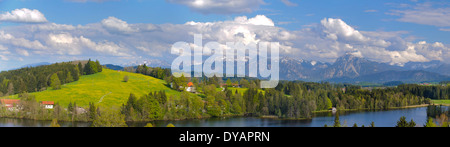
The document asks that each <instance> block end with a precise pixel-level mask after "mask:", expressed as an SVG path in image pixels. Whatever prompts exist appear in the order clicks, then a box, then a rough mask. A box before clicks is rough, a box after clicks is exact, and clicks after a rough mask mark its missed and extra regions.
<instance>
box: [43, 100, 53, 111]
mask: <svg viewBox="0 0 450 147" xmlns="http://www.w3.org/2000/svg"><path fill="white" fill-rule="evenodd" d="M41 105H43V106H44V107H45V109H53V105H55V102H53V101H42V102H41Z"/></svg>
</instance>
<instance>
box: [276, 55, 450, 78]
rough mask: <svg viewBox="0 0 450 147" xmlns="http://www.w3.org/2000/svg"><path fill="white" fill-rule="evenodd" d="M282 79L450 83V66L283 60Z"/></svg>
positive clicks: (357, 59) (347, 59) (348, 58)
mask: <svg viewBox="0 0 450 147" xmlns="http://www.w3.org/2000/svg"><path fill="white" fill-rule="evenodd" d="M280 79H282V80H303V81H314V82H319V81H328V82H350V83H355V82H373V83H384V82H389V81H403V82H438V81H447V80H450V65H449V64H446V63H443V62H441V61H437V60H436V61H430V62H408V63H406V64H405V65H404V66H403V67H401V66H395V65H389V64H386V63H379V62H375V61H370V60H367V59H365V58H362V57H358V56H355V55H352V54H345V55H344V56H341V57H339V58H338V59H336V62H334V63H333V64H328V63H321V62H317V61H305V60H301V59H293V58H287V57H285V58H282V59H281V61H280Z"/></svg>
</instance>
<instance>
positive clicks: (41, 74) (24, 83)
mask: <svg viewBox="0 0 450 147" xmlns="http://www.w3.org/2000/svg"><path fill="white" fill-rule="evenodd" d="M82 62H83V61H79V62H78V64H76V62H62V63H55V64H51V65H44V66H38V67H26V68H21V69H17V70H10V71H3V72H1V73H0V96H9V95H14V94H20V93H24V92H28V93H30V92H38V91H44V90H46V89H47V88H49V87H51V88H53V89H59V88H60V86H61V85H64V84H66V83H70V82H74V81H78V79H79V77H80V76H82V75H90V74H95V73H97V72H101V71H102V66H101V64H100V62H99V61H98V60H97V61H95V62H94V61H91V60H90V59H89V60H88V61H87V62H86V64H84V65H83V64H82ZM84 62H85V61H84Z"/></svg>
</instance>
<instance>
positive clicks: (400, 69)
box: [106, 53, 450, 83]
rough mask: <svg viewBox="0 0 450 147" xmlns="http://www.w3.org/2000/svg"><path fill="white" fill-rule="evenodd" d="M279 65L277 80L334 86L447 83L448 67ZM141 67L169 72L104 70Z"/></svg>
mask: <svg viewBox="0 0 450 147" xmlns="http://www.w3.org/2000/svg"><path fill="white" fill-rule="evenodd" d="M279 62H280V79H281V80H301V81H310V82H320V81H327V82H335V83H346V82H348V83H358V82H371V83H385V82H390V81H402V82H406V83H413V82H414V83H415V82H440V81H450V65H449V64H446V63H443V62H441V61H438V60H434V61H430V62H408V63H406V64H404V66H396V65H390V64H386V63H379V62H375V61H370V60H367V59H365V58H362V57H359V56H355V55H353V54H351V53H347V54H345V55H343V56H341V57H339V58H338V59H336V61H335V62H334V63H332V64H330V63H324V62H319V61H307V60H302V59H295V58H291V57H282V58H280V61H279ZM141 64H147V66H149V67H163V68H170V64H168V63H167V62H164V61H160V60H157V59H153V60H145V61H141V62H133V63H127V64H123V65H120V66H118V65H112V64H108V65H106V66H107V67H108V68H110V69H114V70H121V69H123V67H127V66H130V65H131V66H137V65H141ZM246 66H248V63H246ZM224 71H225V69H224ZM247 71H248V70H246V72H247ZM235 72H236V69H235Z"/></svg>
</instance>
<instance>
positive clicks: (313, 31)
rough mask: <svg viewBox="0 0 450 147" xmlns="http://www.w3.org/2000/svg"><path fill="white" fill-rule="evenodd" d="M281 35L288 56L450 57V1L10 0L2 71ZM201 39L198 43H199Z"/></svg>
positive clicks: (167, 56) (158, 55)
mask: <svg viewBox="0 0 450 147" xmlns="http://www.w3.org/2000/svg"><path fill="white" fill-rule="evenodd" d="M194 34H202V36H203V43H206V42H209V41H217V42H219V43H221V44H225V43H226V42H229V41H241V42H244V43H259V42H263V41H268V42H279V43H280V56H287V57H295V58H299V59H305V60H314V61H319V62H329V63H332V62H334V61H335V60H336V59H337V58H338V57H340V56H342V55H344V54H346V53H352V54H354V55H357V56H361V57H364V58H367V59H370V60H373V61H378V62H384V63H389V64H392V65H399V66H402V65H404V64H405V63H407V62H428V61H432V60H440V61H442V62H445V63H450V60H449V59H450V58H449V57H450V53H449V47H450V45H449V44H450V40H449V38H450V2H447V1H446V0H395V1H388V0H242V1H241V0H234V1H230V0H0V71H2V70H8V69H13V68H17V67H21V66H23V65H27V64H32V63H38V62H50V63H53V62H62V61H71V60H87V59H89V58H91V59H98V60H100V61H101V62H102V63H103V64H107V63H110V64H118V65H124V64H128V63H138V62H141V61H144V60H161V61H165V62H167V63H171V62H172V60H173V59H174V58H175V57H177V55H174V54H171V53H170V49H171V46H172V45H173V44H174V43H175V42H178V41H185V42H189V43H193V36H194ZM191 45H193V44H191Z"/></svg>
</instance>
